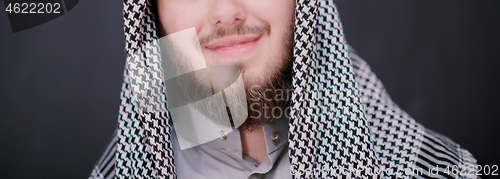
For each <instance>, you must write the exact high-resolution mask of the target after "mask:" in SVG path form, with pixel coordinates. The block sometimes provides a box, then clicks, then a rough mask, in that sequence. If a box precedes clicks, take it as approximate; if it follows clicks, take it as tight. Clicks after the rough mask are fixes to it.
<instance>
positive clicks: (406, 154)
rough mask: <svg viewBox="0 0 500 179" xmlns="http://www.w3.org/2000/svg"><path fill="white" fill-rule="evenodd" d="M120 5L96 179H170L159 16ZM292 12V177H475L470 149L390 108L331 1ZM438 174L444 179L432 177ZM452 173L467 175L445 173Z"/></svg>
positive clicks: (129, 0)
mask: <svg viewBox="0 0 500 179" xmlns="http://www.w3.org/2000/svg"><path fill="white" fill-rule="evenodd" d="M123 5H124V11H123V12H124V23H125V26H124V27H125V38H126V48H125V50H126V52H127V54H128V56H127V65H126V67H125V72H124V82H123V86H122V92H121V95H120V98H121V105H120V112H119V118H118V130H117V132H116V135H115V136H113V140H112V142H111V144H110V145H109V147H108V149H107V150H106V152H105V154H104V155H103V157H102V158H101V160H100V161H99V162H98V163H97V164H96V166H95V168H94V170H93V172H92V175H91V177H90V178H113V177H116V178H170V179H173V178H176V174H175V162H174V157H173V150H172V143H171V140H170V137H171V134H170V132H171V126H172V124H171V118H170V116H169V112H168V106H167V103H166V101H167V97H166V94H164V86H163V75H162V70H161V65H160V64H161V62H160V57H159V54H160V53H159V46H158V45H157V39H158V34H157V31H156V24H155V18H156V16H155V13H154V12H155V11H156V7H155V5H154V2H150V1H148V0H125V2H124V4H123ZM295 11H296V13H295V36H294V54H293V55H294V62H293V89H294V91H293V93H292V101H291V104H290V105H291V106H290V107H291V115H290V116H291V118H290V121H289V129H290V130H289V133H288V141H289V150H288V152H289V157H290V164H291V168H293V170H291V171H290V172H292V174H294V175H293V176H294V178H412V177H414V178H476V176H474V175H468V174H472V173H474V171H473V170H474V169H473V168H471V167H467V166H475V165H476V160H475V159H474V157H473V156H472V155H471V154H470V153H469V152H468V151H467V150H465V149H463V148H461V147H460V146H459V145H458V144H456V143H454V142H453V141H451V140H450V139H448V138H447V137H445V136H442V135H440V134H438V133H435V132H432V131H430V130H428V129H426V128H424V127H423V126H422V125H421V124H419V123H417V122H416V121H415V120H414V119H413V118H412V117H411V116H409V115H408V114H407V113H406V112H404V111H403V110H401V109H400V108H399V107H398V106H397V105H396V104H395V103H394V102H393V101H392V100H391V99H390V97H389V95H388V94H387V92H386V91H385V89H384V87H383V85H382V83H381V82H380V81H379V80H378V79H377V77H376V76H375V74H373V72H372V71H371V70H370V68H369V66H368V65H367V64H366V63H365V62H364V61H363V60H362V59H361V58H360V57H359V56H358V55H357V54H356V52H355V51H354V50H353V49H351V48H350V47H349V46H348V45H347V43H346V41H345V38H344V34H343V30H342V24H341V22H340V18H339V14H338V11H337V9H336V7H335V5H334V4H333V1H332V0H312V1H306V0H296V8H295ZM145 86H146V87H145ZM140 87H141V88H140ZM144 87H145V88H144ZM137 89H145V90H143V91H138V90H137ZM139 92H140V93H141V94H142V95H140V94H136V93H139ZM143 94H146V95H143ZM436 166H438V167H439V170H440V172H439V173H438V175H433V174H430V173H429V171H432V169H434V168H435V167H436ZM453 166H456V167H461V166H465V167H467V168H465V169H464V168H460V169H459V172H456V171H454V172H451V171H452V170H451V168H450V171H449V172H448V173H446V172H445V171H444V170H445V168H446V167H453ZM339 169H343V172H341V171H342V170H339ZM471 170H472V171H471ZM419 171H421V172H419Z"/></svg>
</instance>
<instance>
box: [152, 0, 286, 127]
mask: <svg viewBox="0 0 500 179" xmlns="http://www.w3.org/2000/svg"><path fill="white" fill-rule="evenodd" d="M294 7H295V6H294V1H293V0H227V1H196V2H194V1H193V2H191V1H186V2H184V1H182V0H164V1H163V0H162V1H158V10H159V16H160V20H161V24H163V29H164V30H165V31H166V33H167V34H166V35H168V34H169V33H175V32H178V31H182V30H185V29H188V28H192V27H195V28H196V31H197V34H198V38H199V40H200V45H201V49H202V52H203V56H204V58H205V63H206V66H207V67H208V68H209V71H210V66H211V65H231V66H235V67H237V68H238V69H239V70H240V73H241V74H242V78H243V81H244V86H245V89H246V93H247V101H248V106H254V107H255V106H271V107H272V106H278V107H284V106H286V105H287V104H288V103H287V102H288V100H283V101H282V102H276V101H269V100H262V99H257V98H259V97H260V98H262V97H264V96H266V98H265V99H271V98H273V97H272V95H274V93H273V91H274V92H276V91H277V90H280V91H283V90H285V91H289V90H287V89H288V88H290V83H291V63H292V56H293V54H292V53H293V32H294V16H295V15H294ZM270 90H271V91H270ZM225 92H226V96H227V100H231V99H232V97H231V95H232V92H231V91H225ZM263 93H265V94H263ZM269 95H271V96H269ZM287 96H288V95H287ZM228 102H229V103H230V101H228ZM253 103H259V105H252V104H253ZM263 103H268V104H269V105H266V104H263ZM199 107H202V108H204V106H199ZM259 110H260V111H262V109H257V110H255V109H253V110H249V112H250V113H249V119H250V121H247V123H246V124H245V126H246V127H245V126H243V128H249V126H253V125H255V124H259V123H262V122H263V121H266V120H272V119H257V118H253V119H252V115H253V114H252V113H251V112H252V111H259ZM204 111H210V109H205V110H204ZM215 116H217V115H215Z"/></svg>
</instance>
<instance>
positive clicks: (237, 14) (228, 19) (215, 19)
mask: <svg viewBox="0 0 500 179" xmlns="http://www.w3.org/2000/svg"><path fill="white" fill-rule="evenodd" d="M212 12H213V15H212V24H213V25H216V26H225V25H232V24H234V23H237V22H239V21H244V20H245V18H246V13H245V11H244V8H243V7H242V5H241V4H240V3H239V2H237V1H235V0H217V1H215V2H214V8H213V10H212Z"/></svg>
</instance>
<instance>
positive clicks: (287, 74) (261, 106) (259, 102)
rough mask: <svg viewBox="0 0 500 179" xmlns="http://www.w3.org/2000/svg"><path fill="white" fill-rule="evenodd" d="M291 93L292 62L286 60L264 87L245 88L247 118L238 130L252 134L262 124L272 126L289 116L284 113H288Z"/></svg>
mask: <svg viewBox="0 0 500 179" xmlns="http://www.w3.org/2000/svg"><path fill="white" fill-rule="evenodd" d="M291 92H292V60H291V59H287V60H285V64H284V65H283V66H282V68H281V69H280V71H279V72H278V73H277V74H276V75H274V76H273V78H272V79H271V81H270V82H269V83H267V84H266V86H264V87H262V86H259V85H254V86H250V87H246V88H245V93H246V97H247V107H248V118H247V120H246V121H245V122H244V123H243V124H242V125H241V126H240V127H239V128H238V130H240V131H246V132H252V131H253V130H255V129H256V128H258V127H261V126H262V124H274V123H275V122H276V120H279V118H281V117H283V116H289V115H290V114H285V113H289V112H290V110H289V108H288V107H289V106H290V97H291ZM273 109H275V110H273ZM273 112H274V113H273Z"/></svg>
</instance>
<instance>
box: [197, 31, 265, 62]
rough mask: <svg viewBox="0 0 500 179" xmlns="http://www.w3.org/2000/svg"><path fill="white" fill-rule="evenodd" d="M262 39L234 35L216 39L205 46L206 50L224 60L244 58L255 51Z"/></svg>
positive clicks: (258, 36)
mask: <svg viewBox="0 0 500 179" xmlns="http://www.w3.org/2000/svg"><path fill="white" fill-rule="evenodd" d="M261 37H262V34H257V35H254V34H252V35H234V36H229V37H223V38H220V39H215V40H212V41H210V42H208V43H207V44H205V45H204V48H205V49H207V50H209V51H210V52H212V53H213V54H215V55H216V56H218V57H222V58H238V57H243V56H246V55H248V54H249V53H251V52H252V51H254V50H255V49H256V48H257V47H258V45H259V41H260V39H261Z"/></svg>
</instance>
